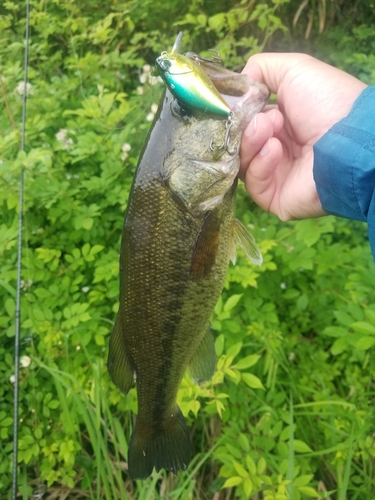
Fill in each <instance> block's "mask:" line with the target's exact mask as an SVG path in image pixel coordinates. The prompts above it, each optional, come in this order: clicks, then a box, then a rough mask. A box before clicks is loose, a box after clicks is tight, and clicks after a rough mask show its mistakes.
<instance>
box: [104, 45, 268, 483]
mask: <svg viewBox="0 0 375 500" xmlns="http://www.w3.org/2000/svg"><path fill="white" fill-rule="evenodd" d="M172 56H174V54H173V53H172ZM163 57H164V60H167V59H166V56H165V54H164V55H163ZM184 57H186V56H184ZM187 59H189V60H193V62H194V63H195V64H197V65H199V68H200V71H203V72H204V67H205V64H206V61H205V60H203V59H200V58H199V56H195V55H194V56H193V57H187ZM184 62H186V61H184ZM170 63H171V64H170V65H168V64H166V65H164V66H165V68H167V67H168V68H170V67H172V65H173V64H174V62H173V61H172V60H171V61H170ZM209 64H211V63H209ZM227 71H229V70H226V72H227ZM218 73H220V70H219V69H218ZM198 74H199V72H198ZM188 75H190V73H188ZM190 76H191V75H190ZM227 77H228V74H227V73H226V76H225V78H227ZM197 78H198V79H199V76H198V77H197ZM217 78H219V77H217ZM219 79H220V78H219ZM239 79H240V81H241V84H240V86H242V87H243V82H244V78H243V76H242V75H241V76H239ZM229 80H230V84H229V85H228V88H229V92H232V93H233V91H232V90H233V87H236V85H235V80H236V73H232V75H231V78H230V79H229ZM190 83H191V80H190V79H189V80H188V81H187V83H185V86H188V85H189V84H190ZM201 84H202V85H205V83H204V82H203V83H202V82H201ZM180 85H181V88H182V87H183V86H184V82H183V80H182V81H181V84H180ZM194 85H198V87H199V82H198V83H194ZM223 87H224V91H225V89H226V86H225V84H224V85H223ZM245 87H246V91H245V92H242V91H241V93H240V94H241V95H240V96H233V95H223V96H222V99H223V101H224V102H225V103H227V104H228V106H229V113H228V115H227V116H222V115H221V113H220V112H217V113H215V109H214V110H213V111H212V110H210V109H206V107H205V105H203V106H200V107H199V106H197V107H195V105H193V106H190V101H189V102H188V103H187V104H188V106H186V103H183V104H181V103H179V98H178V97H177V98H176V96H175V95H174V94H173V93H172V92H171V90H174V89H171V88H170V83H169V84H168V85H167V88H166V89H165V92H164V94H163V96H162V98H161V101H160V104H159V107H158V111H157V113H156V115H155V118H154V122H153V124H152V126H151V128H150V131H149V134H148V137H147V139H146V141H145V144H144V147H143V150H142V152H141V155H140V158H139V162H138V166H137V169H136V173H135V176H134V180H133V184H132V188H131V192H130V195H129V201H128V205H127V209H126V213H125V220H124V225H123V231H122V241H121V251H120V300H119V310H118V313H117V317H116V320H115V325H114V329H113V331H112V334H111V337H110V343H109V355H108V371H109V374H110V377H111V379H112V381H113V382H114V384H116V385H117V387H118V388H119V389H120V390H121V391H123V392H124V393H125V394H127V392H128V391H129V390H130V388H131V387H133V384H134V380H135V383H136V390H137V398H138V413H137V417H136V421H135V425H134V427H133V433H132V435H131V438H130V442H129V450H128V472H129V476H130V477H131V478H132V479H144V478H147V477H148V476H149V475H150V474H151V473H152V471H153V469H154V468H155V470H156V471H159V470H161V469H166V470H167V471H172V472H173V473H177V472H178V471H179V470H185V469H186V468H187V467H188V464H189V461H190V457H191V446H190V437H189V430H188V427H187V425H186V422H185V419H184V417H183V415H182V412H181V410H180V409H179V407H178V405H177V403H176V398H177V392H178V389H179V386H180V382H181V380H182V378H183V376H184V373H185V372H186V371H187V372H188V374H189V375H190V377H191V378H192V379H193V381H194V382H195V383H197V384H203V383H205V382H206V381H208V380H209V379H210V378H211V377H212V375H213V374H214V372H215V367H216V354H215V345H214V338H213V336H212V332H211V330H210V327H209V318H210V316H211V314H212V312H213V310H214V307H215V305H216V302H217V300H218V298H219V296H220V294H221V291H222V289H223V286H224V281H225V277H226V273H227V269H228V266H229V261H230V259H232V260H233V261H234V259H235V243H237V244H239V245H240V246H241V248H242V249H243V250H244V252H245V253H246V254H247V255H248V257H249V258H250V259H251V260H252V261H253V262H254V263H256V264H260V263H261V259H262V258H261V254H260V251H259V249H258V247H257V245H256V243H255V240H254V238H253V237H252V236H251V235H250V234H249V233H248V231H247V229H246V228H245V226H243V225H242V224H241V223H240V222H239V221H238V220H237V219H236V218H235V195H236V188H237V174H238V170H239V145H240V140H241V133H242V130H244V128H245V127H246V125H247V124H248V123H249V122H250V121H251V119H252V118H253V117H254V116H255V115H256V114H257V113H258V112H259V111H261V110H262V108H263V107H264V105H265V104H266V102H267V101H268V97H269V91H268V89H267V87H265V86H264V85H262V84H259V83H257V82H253V81H250V80H249V79H247V83H246V85H245ZM231 88H232V90H231ZM211 90H212V89H211ZM213 92H215V90H213ZM221 92H222V89H221ZM237 93H238V92H237ZM202 95H204V98H203V99H206V98H207V93H202ZM198 100H199V98H198ZM219 107H220V106H219ZM186 108H190V110H187V109H186ZM228 123H229V124H228Z"/></svg>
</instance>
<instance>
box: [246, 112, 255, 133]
mask: <svg viewBox="0 0 375 500" xmlns="http://www.w3.org/2000/svg"><path fill="white" fill-rule="evenodd" d="M256 127H257V115H255V116H254V118H253V119H252V120H251V122H250V123H249V126H248V127H247V128H246V129H245V132H244V134H245V136H246V137H251V136H252V135H253V134H254V133H255V130H256Z"/></svg>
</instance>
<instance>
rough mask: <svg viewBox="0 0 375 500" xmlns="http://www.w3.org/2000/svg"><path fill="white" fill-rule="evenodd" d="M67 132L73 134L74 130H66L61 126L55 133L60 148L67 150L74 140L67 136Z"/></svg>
mask: <svg viewBox="0 0 375 500" xmlns="http://www.w3.org/2000/svg"><path fill="white" fill-rule="evenodd" d="M68 133H69V134H75V132H74V130H67V129H66V128H61V129H60V130H59V131H58V132H57V133H56V134H55V137H56V140H57V141H58V142H59V143H60V144H61V145H62V148H63V149H65V150H68V149H69V148H70V147H71V146H72V145H73V144H74V141H73V139H72V138H71V137H68Z"/></svg>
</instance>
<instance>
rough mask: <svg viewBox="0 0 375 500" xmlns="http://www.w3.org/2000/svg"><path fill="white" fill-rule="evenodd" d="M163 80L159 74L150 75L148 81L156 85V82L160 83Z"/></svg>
mask: <svg viewBox="0 0 375 500" xmlns="http://www.w3.org/2000/svg"><path fill="white" fill-rule="evenodd" d="M162 82H163V80H162V78H161V77H160V76H151V77H150V83H151V85H156V84H157V83H162Z"/></svg>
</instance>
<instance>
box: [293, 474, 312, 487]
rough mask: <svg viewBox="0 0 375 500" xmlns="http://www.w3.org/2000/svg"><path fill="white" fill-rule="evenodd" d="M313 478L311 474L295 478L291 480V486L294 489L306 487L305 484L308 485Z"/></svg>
mask: <svg viewBox="0 0 375 500" xmlns="http://www.w3.org/2000/svg"><path fill="white" fill-rule="evenodd" d="M313 477H314V475H313V474H305V475H303V476H299V477H296V478H295V479H294V480H293V485H294V486H296V487H298V486H306V484H308V483H309V482H310V481H311V479H312V478H313Z"/></svg>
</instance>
